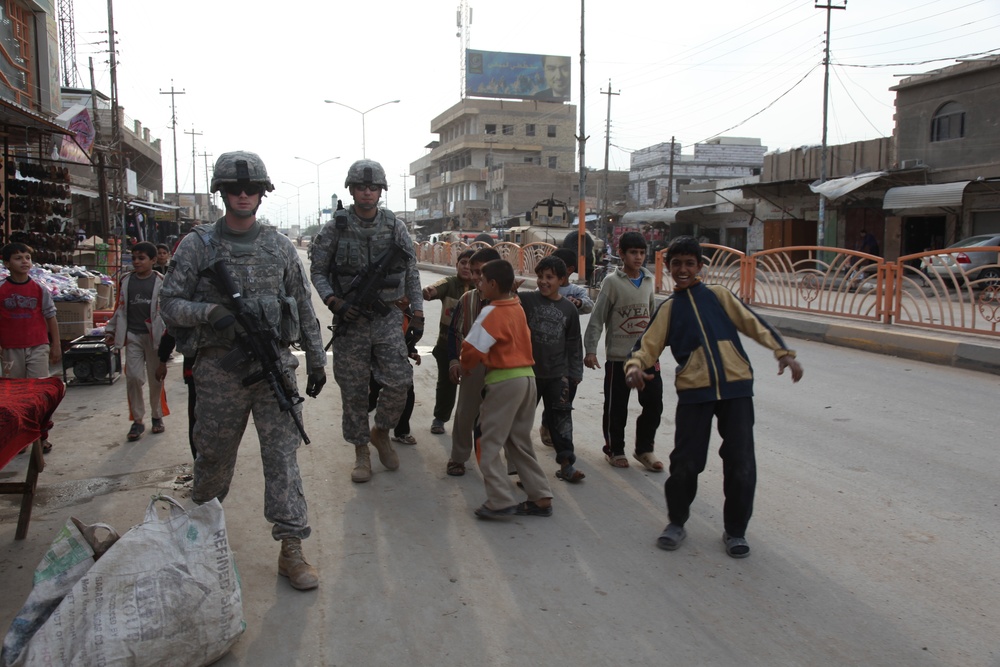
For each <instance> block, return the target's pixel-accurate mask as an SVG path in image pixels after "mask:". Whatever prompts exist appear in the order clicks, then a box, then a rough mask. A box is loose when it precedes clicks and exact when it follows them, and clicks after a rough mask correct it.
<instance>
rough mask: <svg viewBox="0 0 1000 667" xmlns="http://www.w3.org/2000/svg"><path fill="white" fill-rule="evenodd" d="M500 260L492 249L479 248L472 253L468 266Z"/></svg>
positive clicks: (497, 253) (498, 255) (498, 254)
mask: <svg viewBox="0 0 1000 667" xmlns="http://www.w3.org/2000/svg"><path fill="white" fill-rule="evenodd" d="M498 259H500V253H499V252H497V251H496V250H495V249H493V248H480V249H479V250H477V251H476V252H474V253H472V257H470V258H469V264H485V263H487V262H492V261H494V260H498Z"/></svg>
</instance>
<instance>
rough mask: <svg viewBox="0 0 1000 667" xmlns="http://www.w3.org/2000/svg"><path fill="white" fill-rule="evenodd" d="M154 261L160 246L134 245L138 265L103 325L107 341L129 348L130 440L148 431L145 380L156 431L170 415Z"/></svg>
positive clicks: (158, 279) (158, 281)
mask: <svg viewBox="0 0 1000 667" xmlns="http://www.w3.org/2000/svg"><path fill="white" fill-rule="evenodd" d="M155 261H156V246H155V245H153V244H152V243H149V242H148V241H143V242H141V243H137V244H135V246H133V247H132V266H133V267H134V270H133V271H132V272H131V273H129V274H126V275H125V277H124V278H122V284H121V289H120V290H119V293H118V303H117V304H116V305H115V312H114V314H112V315H111V319H110V320H108V324H107V326H106V327H105V328H104V339H105V341H106V342H107V343H108V345H112V344H113V345H114V346H115V347H116V348H118V349H121V348H123V347H124V348H125V387H126V391H127V393H128V410H129V419H131V420H132V427H131V428H130V429H129V431H128V439H129V441H131V442H135V441H136V440H138V439H139V438H141V437H142V434H143V433H144V432H145V431H146V426H145V424H143V418H144V417H145V416H146V404H145V401H144V399H143V396H142V393H143V386H144V385H145V384H146V383H147V382H148V383H149V411H150V412H151V413H152V418H153V428H152V432H153V433H163V431H164V426H163V416H164V415H167V414H170V410H169V409H168V408H167V400H166V396H165V395H164V393H163V378H165V377H166V373H167V366H166V364H165V363H164V362H162V361H160V359H159V355H158V354H157V350H158V349H159V346H160V339H161V338H162V337H163V332H164V331H165V329H166V327H165V326H164V324H163V319H162V318H161V317H160V287H161V286H162V285H163V277H162V276H160V274H159V273H157V272H155V271H153V262H155Z"/></svg>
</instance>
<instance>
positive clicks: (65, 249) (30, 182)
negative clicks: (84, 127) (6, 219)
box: [3, 160, 77, 265]
mask: <svg viewBox="0 0 1000 667" xmlns="http://www.w3.org/2000/svg"><path fill="white" fill-rule="evenodd" d="M3 174H4V190H5V192H4V196H5V197H7V198H8V200H9V201H8V202H7V210H8V211H9V212H10V229H11V238H10V239H9V240H10V241H20V242H21V243H27V244H28V245H29V246H31V248H32V250H33V251H34V252H33V253H32V257H31V258H32V260H33V261H34V263H36V264H63V265H71V264H72V263H73V250H74V248H76V242H77V239H76V223H75V222H74V221H73V204H72V201H71V198H70V189H69V169H67V168H66V167H57V166H54V165H48V166H46V165H41V164H36V163H33V162H28V161H25V160H18V161H15V160H8V161H7V163H6V164H5V165H4V169H3ZM18 174H20V178H18Z"/></svg>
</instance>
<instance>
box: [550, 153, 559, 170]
mask: <svg viewBox="0 0 1000 667" xmlns="http://www.w3.org/2000/svg"><path fill="white" fill-rule="evenodd" d="M558 164H559V161H558V160H557V159H556V156H555V155H551V156H549V169H555V168H556V165H558Z"/></svg>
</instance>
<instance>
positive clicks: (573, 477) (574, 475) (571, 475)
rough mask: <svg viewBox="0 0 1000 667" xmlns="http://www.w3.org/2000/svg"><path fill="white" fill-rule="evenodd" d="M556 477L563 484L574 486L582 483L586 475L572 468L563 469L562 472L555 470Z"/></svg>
mask: <svg viewBox="0 0 1000 667" xmlns="http://www.w3.org/2000/svg"><path fill="white" fill-rule="evenodd" d="M556 477H558V478H559V479H561V480H562V481H564V482H569V483H570V484H576V483H577V482H582V481H583V478H584V477H586V475H584V474H583V471H581V470H577V469H576V468H574V467H573V466H569V467H567V468H563V469H562V470H556Z"/></svg>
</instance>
